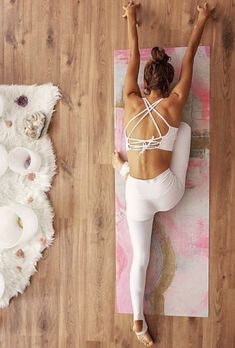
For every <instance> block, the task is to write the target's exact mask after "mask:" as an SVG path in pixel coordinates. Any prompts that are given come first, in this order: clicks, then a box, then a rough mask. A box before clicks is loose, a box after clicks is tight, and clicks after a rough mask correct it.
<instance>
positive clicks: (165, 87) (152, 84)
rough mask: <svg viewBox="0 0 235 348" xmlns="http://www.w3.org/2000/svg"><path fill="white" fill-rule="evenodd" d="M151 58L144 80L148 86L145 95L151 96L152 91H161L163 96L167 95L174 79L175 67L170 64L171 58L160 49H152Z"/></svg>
mask: <svg viewBox="0 0 235 348" xmlns="http://www.w3.org/2000/svg"><path fill="white" fill-rule="evenodd" d="M151 56H152V57H151V59H150V60H149V61H148V62H147V63H146V65H145V68H144V79H145V81H146V84H147V86H146V87H145V91H144V93H145V94H150V92H151V90H152V89H160V90H161V91H162V94H163V95H166V94H167V93H168V92H169V87H170V83H171V82H172V81H173V79H174V67H173V66H172V65H171V64H170V63H168V60H170V59H171V57H169V56H168V55H167V54H166V53H165V50H164V49H163V48H161V49H160V48H159V47H153V48H152V50H151Z"/></svg>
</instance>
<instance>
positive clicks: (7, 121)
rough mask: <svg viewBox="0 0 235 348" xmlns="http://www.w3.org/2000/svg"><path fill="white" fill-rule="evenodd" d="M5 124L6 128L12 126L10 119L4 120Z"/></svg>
mask: <svg viewBox="0 0 235 348" xmlns="http://www.w3.org/2000/svg"><path fill="white" fill-rule="evenodd" d="M5 125H6V126H7V128H10V127H11V126H12V121H10V120H5Z"/></svg>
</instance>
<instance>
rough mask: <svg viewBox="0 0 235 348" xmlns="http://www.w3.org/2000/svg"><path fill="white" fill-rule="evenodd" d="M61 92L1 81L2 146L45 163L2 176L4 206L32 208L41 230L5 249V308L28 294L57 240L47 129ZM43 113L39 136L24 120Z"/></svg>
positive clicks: (0, 252)
mask: <svg viewBox="0 0 235 348" xmlns="http://www.w3.org/2000/svg"><path fill="white" fill-rule="evenodd" d="M61 95H62V93H61V91H60V90H59V88H58V87H57V86H53V85H52V84H51V83H47V84H43V85H36V84H35V85H29V86H27V85H0V144H2V145H3V146H4V147H5V148H6V150H7V152H9V151H10V150H11V149H12V148H14V147H17V146H22V147H25V148H28V149H31V150H33V151H35V152H37V153H38V154H39V155H40V157H41V167H40V168H39V170H38V171H37V172H36V173H34V174H33V175H32V174H31V175H29V174H27V175H22V174H18V173H16V172H14V171H12V170H11V169H10V168H9V167H8V168H7V170H6V171H5V172H4V174H3V175H1V176H0V207H1V206H7V205H8V204H9V202H12V201H14V202H17V203H21V204H24V205H27V206H29V207H31V208H32V209H33V211H34V212H35V213H36V215H37V218H38V230H37V233H36V234H35V235H34V237H33V238H32V239H31V240H30V241H28V242H26V243H22V244H20V245H17V246H15V247H12V248H10V249H0V278H1V281H2V282H3V283H4V284H5V289H4V292H3V293H2V296H1V297H0V308H4V307H7V306H8V305H9V301H10V299H11V298H12V297H13V296H17V295H18V293H23V291H24V289H25V288H26V286H28V285H29V284H30V277H31V275H33V274H34V272H36V271H37V270H36V268H35V266H36V264H37V261H38V260H39V259H40V258H41V256H42V251H43V250H44V249H45V248H47V247H49V246H50V245H51V244H52V243H53V240H54V237H53V235H54V229H53V209H52V207H51V204H50V202H49V201H48V197H47V194H46V192H47V191H49V189H50V187H51V181H52V178H53V176H54V174H55V173H56V163H55V154H54V152H53V147H52V143H51V140H50V138H49V136H48V134H47V129H48V126H49V123H50V120H51V116H52V114H53V112H54V110H55V109H54V107H55V104H56V102H57V100H58V99H60V98H61ZM39 111H40V112H43V113H44V114H46V125H45V127H44V131H43V133H42V135H41V137H39V138H38V139H32V138H29V137H26V136H25V134H24V132H23V129H24V126H23V124H24V123H23V122H24V119H25V117H26V115H28V114H33V113H35V112H39ZM0 161H1V159H0ZM0 226H1V222H0ZM0 228H1V227H0Z"/></svg>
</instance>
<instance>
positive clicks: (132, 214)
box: [125, 122, 191, 327]
mask: <svg viewBox="0 0 235 348" xmlns="http://www.w3.org/2000/svg"><path fill="white" fill-rule="evenodd" d="M190 146H191V127H190V126H189V125H188V124H187V123H185V122H181V123H180V126H179V130H178V133H177V138H176V141H175V145H174V148H173V153H172V160H171V165H170V168H168V169H167V170H165V171H164V172H162V173H161V174H160V175H158V176H156V177H155V178H153V179H147V180H144V179H137V178H134V177H132V176H130V174H129V175H128V177H127V180H126V188H125V196H126V217H127V223H128V228H129V233H130V238H131V244H132V249H133V259H132V265H131V271H130V293H131V301H132V310H133V316H134V320H141V319H142V320H144V325H145V327H146V322H145V319H144V313H143V299H144V291H145V280H146V271H147V267H148V263H149V256H150V242H151V235H152V226H153V218H154V214H155V213H156V212H159V211H168V210H170V209H172V208H173V207H174V206H175V205H176V204H177V203H178V202H179V201H180V200H181V198H182V197H183V195H184V191H185V178H186V172H187V168H188V161H189V155H190ZM125 163H127V162H125Z"/></svg>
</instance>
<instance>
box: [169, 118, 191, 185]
mask: <svg viewBox="0 0 235 348" xmlns="http://www.w3.org/2000/svg"><path fill="white" fill-rule="evenodd" d="M190 147H191V127H190V126H189V125H188V124H187V123H186V122H181V123H180V126H179V130H178V134H177V137H176V140H175V144H174V148H173V152H172V158H171V164H170V169H171V171H172V172H173V173H174V174H175V175H176V177H177V179H178V180H179V181H180V183H181V184H182V185H183V187H185V179H186V173H187V168H188V162H189V156H190Z"/></svg>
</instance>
